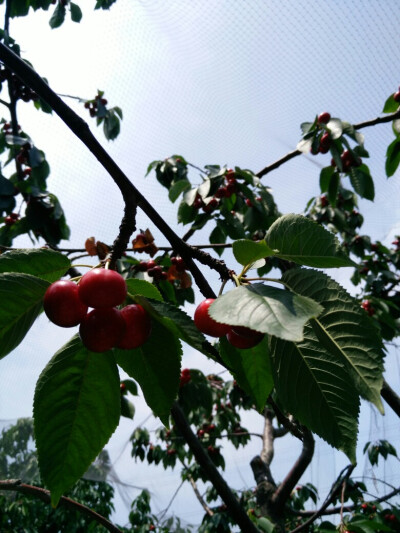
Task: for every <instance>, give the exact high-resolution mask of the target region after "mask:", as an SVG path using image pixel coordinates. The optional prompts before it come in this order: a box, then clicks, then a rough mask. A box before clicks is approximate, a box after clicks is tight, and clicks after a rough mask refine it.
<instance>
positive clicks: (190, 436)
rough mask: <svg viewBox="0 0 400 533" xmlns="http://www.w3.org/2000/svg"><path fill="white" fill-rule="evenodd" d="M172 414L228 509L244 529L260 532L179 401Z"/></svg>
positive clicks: (173, 407)
mask: <svg viewBox="0 0 400 533" xmlns="http://www.w3.org/2000/svg"><path fill="white" fill-rule="evenodd" d="M171 415H172V417H173V419H174V421H175V424H176V426H177V427H178V429H179V431H180V432H181V433H182V435H183V437H184V438H185V440H186V442H187V444H188V446H189V448H190V450H191V452H192V453H193V455H194V457H195V458H196V461H197V462H198V464H199V465H200V466H201V468H202V469H203V470H204V472H205V474H206V475H207V477H208V479H209V480H210V481H211V483H212V484H213V486H214V487H215V489H216V491H217V492H218V494H219V496H220V498H221V499H222V500H223V502H224V503H225V504H226V505H227V507H228V511H229V513H230V514H231V516H232V517H233V519H234V520H235V521H236V523H237V524H238V526H239V527H240V528H241V530H242V531H246V533H259V531H258V529H257V528H256V527H255V525H254V524H253V522H252V521H251V520H250V518H249V517H248V516H247V514H246V512H245V510H244V509H243V508H242V506H241V505H240V503H239V501H238V500H237V499H236V497H235V495H234V494H233V492H232V491H231V489H230V488H229V486H228V484H227V483H226V481H225V480H224V478H223V477H222V476H221V474H220V473H219V472H218V470H217V468H216V467H215V465H214V463H213V462H212V461H211V459H210V458H209V456H208V454H207V452H206V451H205V449H204V447H203V446H202V444H201V442H200V441H199V440H198V438H197V437H196V435H195V434H194V433H193V431H192V429H191V427H190V425H189V423H188V421H187V419H186V417H185V415H184V413H183V411H182V409H181V407H180V406H179V404H178V403H177V402H175V403H174V405H173V406H172V409H171Z"/></svg>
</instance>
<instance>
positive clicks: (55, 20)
mask: <svg viewBox="0 0 400 533" xmlns="http://www.w3.org/2000/svg"><path fill="white" fill-rule="evenodd" d="M65 12H66V9H65V6H64V5H63V4H62V3H61V2H57V5H56V7H55V9H54V11H53V14H52V16H51V19H50V20H49V24H50V28H52V29H54V28H58V27H59V26H61V24H62V23H63V22H64V20H65Z"/></svg>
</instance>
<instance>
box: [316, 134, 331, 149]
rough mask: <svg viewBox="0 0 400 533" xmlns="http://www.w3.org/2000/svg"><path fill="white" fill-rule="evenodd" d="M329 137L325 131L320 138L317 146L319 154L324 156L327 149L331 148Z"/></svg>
mask: <svg viewBox="0 0 400 533" xmlns="http://www.w3.org/2000/svg"><path fill="white" fill-rule="evenodd" d="M331 143H332V141H331V137H330V135H329V133H328V132H327V131H326V132H325V133H324V134H323V135H322V137H321V140H320V144H319V151H320V152H321V154H326V153H327V152H329V148H330V147H331Z"/></svg>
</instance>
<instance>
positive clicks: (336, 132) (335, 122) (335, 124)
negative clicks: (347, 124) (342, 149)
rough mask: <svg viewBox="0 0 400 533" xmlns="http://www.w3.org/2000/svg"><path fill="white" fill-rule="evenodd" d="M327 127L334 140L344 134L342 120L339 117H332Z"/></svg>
mask: <svg viewBox="0 0 400 533" xmlns="http://www.w3.org/2000/svg"><path fill="white" fill-rule="evenodd" d="M326 127H327V129H328V130H329V131H330V133H331V137H332V139H333V140H335V139H339V137H341V136H342V133H343V124H342V121H341V120H340V119H338V118H331V120H330V121H329V122H328V124H327V125H326Z"/></svg>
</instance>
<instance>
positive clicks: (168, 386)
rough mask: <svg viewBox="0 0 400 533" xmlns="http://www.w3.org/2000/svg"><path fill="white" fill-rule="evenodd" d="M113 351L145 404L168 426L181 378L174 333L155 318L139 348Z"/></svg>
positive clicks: (178, 344)
mask: <svg viewBox="0 0 400 533" xmlns="http://www.w3.org/2000/svg"><path fill="white" fill-rule="evenodd" d="M114 352H115V356H116V360H117V363H118V364H119V366H120V367H121V368H122V369H123V370H124V371H125V372H126V373H127V374H128V375H129V376H130V377H131V378H133V379H134V380H136V381H137V382H138V383H139V385H140V387H141V389H142V391H143V395H144V397H145V400H146V402H147V405H148V406H149V407H150V409H152V410H153V412H154V414H155V415H156V416H158V417H159V418H160V420H161V422H162V423H163V424H164V425H165V426H168V420H169V414H170V410H171V407H172V404H173V402H174V400H175V398H176V396H177V394H178V389H179V380H180V366H181V356H182V348H181V345H180V342H179V340H178V338H177V337H176V335H174V334H173V333H171V331H170V330H169V329H168V328H166V327H165V326H164V325H162V324H161V323H159V322H157V321H156V320H154V321H153V327H152V333H151V336H150V338H149V340H148V341H147V342H145V343H144V344H143V345H142V346H141V347H140V348H136V349H134V350H119V349H115V350H114Z"/></svg>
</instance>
